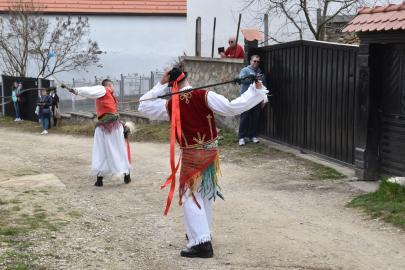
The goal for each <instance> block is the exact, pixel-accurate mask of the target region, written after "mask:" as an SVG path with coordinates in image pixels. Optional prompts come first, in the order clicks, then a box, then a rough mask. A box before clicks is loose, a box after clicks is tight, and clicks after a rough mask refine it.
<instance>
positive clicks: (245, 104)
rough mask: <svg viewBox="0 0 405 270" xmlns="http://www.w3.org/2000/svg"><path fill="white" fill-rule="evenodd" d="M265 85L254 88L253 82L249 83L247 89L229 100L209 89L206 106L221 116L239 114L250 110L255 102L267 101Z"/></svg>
mask: <svg viewBox="0 0 405 270" xmlns="http://www.w3.org/2000/svg"><path fill="white" fill-rule="evenodd" d="M268 92H269V91H267V89H266V87H264V86H263V87H262V88H260V89H256V86H255V84H251V85H250V86H249V89H248V90H247V91H246V92H244V93H243V94H242V95H241V96H240V97H238V98H236V99H234V100H232V101H229V100H228V99H227V98H226V97H224V96H222V95H220V94H217V93H215V92H212V91H209V92H208V95H207V101H208V107H210V109H211V110H212V111H213V112H214V113H217V114H219V115H222V116H234V115H239V114H241V113H243V112H245V111H248V110H250V109H251V108H253V107H254V106H256V105H257V104H259V103H261V102H264V103H266V102H267V93H268Z"/></svg>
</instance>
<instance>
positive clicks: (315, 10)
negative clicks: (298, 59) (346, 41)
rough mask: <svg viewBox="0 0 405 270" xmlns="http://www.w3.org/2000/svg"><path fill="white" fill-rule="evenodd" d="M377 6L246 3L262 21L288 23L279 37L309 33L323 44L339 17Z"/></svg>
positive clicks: (346, 0)
mask: <svg viewBox="0 0 405 270" xmlns="http://www.w3.org/2000/svg"><path fill="white" fill-rule="evenodd" d="M376 2H377V0H246V1H245V5H244V8H251V9H254V12H255V13H256V15H257V19H259V20H260V19H261V18H262V17H263V14H269V17H271V16H277V17H278V18H280V19H284V20H285V21H284V23H283V24H282V26H281V27H280V28H279V29H277V32H278V33H279V32H281V31H282V30H284V31H286V32H287V33H288V35H298V36H299V38H300V39H303V36H304V34H305V33H306V32H309V33H311V34H312V35H313V37H314V38H315V39H317V40H323V39H324V35H323V34H324V33H325V28H326V26H327V24H328V23H329V22H330V21H331V20H333V19H334V18H335V17H336V16H338V15H353V14H355V13H356V10H357V9H358V8H359V7H362V6H367V5H369V6H370V5H374V4H375V3H376ZM317 15H318V16H317ZM319 15H320V16H319ZM319 17H320V18H321V19H320V18H319ZM319 19H320V20H319Z"/></svg>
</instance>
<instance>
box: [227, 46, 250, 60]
mask: <svg viewBox="0 0 405 270" xmlns="http://www.w3.org/2000/svg"><path fill="white" fill-rule="evenodd" d="M225 56H226V58H244V57H245V52H244V51H243V48H242V46H240V45H239V44H236V53H235V48H231V47H228V48H227V49H226V51H225Z"/></svg>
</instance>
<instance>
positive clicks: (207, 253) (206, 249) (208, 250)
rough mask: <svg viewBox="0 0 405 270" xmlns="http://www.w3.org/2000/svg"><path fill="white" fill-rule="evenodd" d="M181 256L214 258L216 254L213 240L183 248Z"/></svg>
mask: <svg viewBox="0 0 405 270" xmlns="http://www.w3.org/2000/svg"><path fill="white" fill-rule="evenodd" d="M180 256H181V257H187V258H212V257H213V256H214V250H213V249H212V245H211V241H209V242H205V243H202V244H199V245H196V246H192V247H191V248H187V249H185V250H182V251H181V252H180Z"/></svg>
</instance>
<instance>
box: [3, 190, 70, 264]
mask: <svg viewBox="0 0 405 270" xmlns="http://www.w3.org/2000/svg"><path fill="white" fill-rule="evenodd" d="M21 194H29V193H20V194H19V195H18V200H17V199H16V198H14V199H13V198H11V199H8V200H7V201H4V202H7V204H4V206H2V207H1V208H0V247H1V248H0V269H13V270H14V269H33V268H34V269H37V268H36V265H35V262H36V261H37V260H38V256H37V255H35V253H36V252H35V251H34V250H35V249H33V247H35V246H36V245H38V243H39V242H41V241H47V240H46V239H48V238H49V237H50V236H51V234H50V232H55V231H59V230H60V228H62V227H63V226H65V225H67V224H68V222H67V221H65V220H60V219H55V218H52V216H53V214H54V212H51V211H50V210H49V211H48V210H46V209H45V206H43V205H42V204H41V203H32V202H29V201H27V200H26V197H23V198H21V196H23V195H21ZM20 200H21V201H20ZM16 211H21V212H18V213H16ZM41 256H42V255H41Z"/></svg>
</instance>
